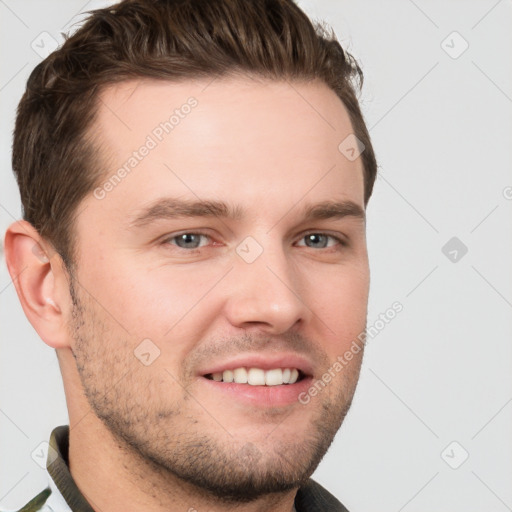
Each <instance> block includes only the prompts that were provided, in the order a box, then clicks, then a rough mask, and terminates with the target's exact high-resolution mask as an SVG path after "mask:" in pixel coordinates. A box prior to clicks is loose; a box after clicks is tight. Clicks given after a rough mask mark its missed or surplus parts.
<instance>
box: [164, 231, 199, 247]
mask: <svg viewBox="0 0 512 512" xmlns="http://www.w3.org/2000/svg"><path fill="white" fill-rule="evenodd" d="M206 238H208V237H207V236H206V235H202V234H200V233H182V234H181V235H177V236H173V237H172V238H170V239H169V241H170V242H171V243H172V244H173V245H177V246H178V247H181V248H182V249H197V248H198V247H200V246H201V240H202V239H206Z"/></svg>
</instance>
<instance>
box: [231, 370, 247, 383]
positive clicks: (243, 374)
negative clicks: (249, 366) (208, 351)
mask: <svg viewBox="0 0 512 512" xmlns="http://www.w3.org/2000/svg"><path fill="white" fill-rule="evenodd" d="M233 381H234V382H236V383H237V384H247V370H246V369H245V368H237V369H236V370H233Z"/></svg>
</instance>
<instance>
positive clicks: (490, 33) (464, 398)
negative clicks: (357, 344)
mask: <svg viewBox="0 0 512 512" xmlns="http://www.w3.org/2000/svg"><path fill="white" fill-rule="evenodd" d="M299 4H300V5H301V6H302V7H303V8H304V9H305V10H306V11H307V12H308V13H309V14H310V15H311V16H312V17H313V18H315V19H326V20H327V21H328V22H329V23H330V24H331V25H332V26H333V28H334V30H335V32H336V33H337V35H338V37H339V39H340V41H341V42H342V44H343V45H344V46H345V47H346V48H347V49H348V50H349V51H351V52H353V53H354V55H355V56H356V57H357V58H358V59H359V60H360V62H361V63H362V65H363V69H364V72H365V77H366V82H365V88H364V91H363V94H362V99H361V101H362V107H363V110H364V114H365V117H366V119H367V123H368V126H369V128H370V131H371V135H372V138H373V142H374V145H375V150H376V154H377V158H378V161H379V164H380V167H379V170H380V176H379V179H378V181H377V183H376V186H375V192H374V196H373V198H372V199H371V201H370V205H369V209H368V243H369V250H370V262H371V272H372V281H371V291H370V309H369V317H368V322H369V325H375V326H376V327H379V326H380V324H377V323H376V320H377V319H378V317H379V314H380V313H383V312H385V311H386V310H387V309H388V308H389V307H390V306H391V304H392V303H393V302H395V301H399V302H400V303H401V304H402V305H403V311H402V312H401V313H400V314H398V315H397V316H396V317H395V319H394V320H392V321H391V322H390V323H388V324H387V325H385V327H384V328H382V329H377V330H378V331H379V332H378V334H377V335H376V336H374V337H373V338H371V340H370V342H369V344H368V348H367V353H366V357H365V361H364V365H363V371H362V374H361V380H360V384H359V387H358V390H357V392H356V397H355V401H354V405H353V407H352V410H351V412H350V413H349V415H348V417H347V419H346V422H345V424H344V425H343V427H342V429H341V431H340V433H339V435H338V436H337V438H336V440H335V443H334V445H333V447H332V448H331V450H330V452H329V453H328V455H327V456H326V458H325V459H324V461H323V462H322V464H321V465H320V467H319V468H318V470H317V471H316V473H315V477H316V479H317V480H318V481H319V482H320V483H322V484H323V485H325V486H326V487H327V488H328V489H330V490H331V492H333V493H334V494H335V495H336V496H338V497H339V498H340V499H341V500H342V501H343V502H344V503H345V505H346V506H347V507H348V508H349V509H350V510H351V511H352V512H355V511H364V512H371V511H376V512H377V511H378V512H399V511H402V510H404V511H408V512H414V511H426V510H429V511H434V510H435V511H438V512H458V511H460V512H462V511H472V510H473V511H476V510H478V511H483V510H485V511H486V512H491V511H496V512H501V511H506V510H512V486H511V481H512V450H511V448H512V435H511V428H510V427H511V425H512V403H511V402H512V385H511V378H510V376H511V369H512V357H511V355H512V354H511V352H512V350H511V343H510V341H511V334H512V321H511V316H512V315H511V309H512V279H511V277H512V276H511V274H512V271H511V261H512V259H511V256H512V250H511V249H512V247H511V245H512V244H511V236H510V235H511V232H512V231H511V228H512V215H511V213H512V173H511V164H512V150H511V146H512V144H511V141H512V139H511V136H512V115H511V114H512V59H511V55H510V54H511V52H510V49H511V48H512V32H511V30H510V26H511V24H510V23H511V18H512V2H511V1H504V0H501V1H496V0H488V1H487V0H480V1H475V0H473V1H465V2H462V1H450V2H446V1H440V0H437V1H426V0H415V1H413V0H395V1H387V2H378V1H368V0H366V1H358V2H356V1H355V0H332V1H328V0H323V1H312V0H308V1H300V2H299ZM104 5H106V2H99V1H89V2H87V1H86V0H79V1H78V0H68V1H66V2H63V1H60V2H58V1H41V0H32V1H28V0H25V1H14V0H0V119H1V132H0V145H1V146H0V173H1V188H0V227H1V229H2V233H3V232H4V231H5V228H6V227H7V226H8V224H9V223H10V222H12V221H13V220H14V219H17V218H19V217H20V204H19V196H18V191H17V188H16V185H15V182H14V179H13V176H12V173H11V165H10V144H11V133H12V127H13V122H14V112H15V107H16V105H17V102H18V101H19V99H20V97H21V94H22V91H23V89H24V85H25V82H26V79H27V77H28V75H29V73H30V71H31V70H32V69H33V67H34V66H35V65H36V64H37V63H38V62H39V61H40V60H41V58H42V57H43V56H45V55H46V53H45V52H47V51H48V50H49V49H53V47H54V45H56V44H57V43H58V42H60V41H61V35H60V33H61V32H62V31H67V30H68V29H69V28H70V27H71V25H72V23H75V22H76V21H78V20H80V19H81V18H80V16H77V14H78V13H79V12H81V11H85V10H89V9H92V8H97V7H102V6H104ZM0 315H1V318H0V322H1V323H0V325H1V341H0V350H1V352H0V506H1V507H3V508H14V507H16V506H20V505H21V504H22V502H24V500H28V498H30V497H31V496H32V495H34V494H35V493H36V492H37V491H39V490H40V489H42V487H43V486H44V485H45V484H46V477H45V473H44V471H43V469H41V467H40V466H39V464H40V462H41V454H42V451H44V445H40V443H42V442H44V441H46V440H47V439H48V436H49V434H50V431H51V429H52V428H53V427H54V426H56V425H58V424H63V423H66V421H67V415H66V408H65V401H64V394H63V390H62V385H61V381H60V374H59V371H58V366H57V362H56V357H55V354H54V352H53V351H52V350H51V349H49V348H48V347H46V346H45V345H44V344H43V342H42V341H40V340H39V339H38V336H37V334H36V333H35V332H34V330H33V329H32V327H31V326H30V325H29V323H28V322H27V320H26V319H25V317H24V315H23V312H22V310H21V307H20V305H19V302H18V299H17V296H16V293H15V290H14V287H13V286H12V283H11V281H10V279H9V276H8V274H7V271H6V269H5V264H4V262H3V259H2V263H1V268H0Z"/></svg>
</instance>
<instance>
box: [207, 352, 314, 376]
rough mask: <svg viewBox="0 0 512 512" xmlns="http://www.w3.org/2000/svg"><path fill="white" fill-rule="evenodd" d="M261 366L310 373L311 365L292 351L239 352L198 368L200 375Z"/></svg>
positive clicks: (311, 371)
mask: <svg viewBox="0 0 512 512" xmlns="http://www.w3.org/2000/svg"><path fill="white" fill-rule="evenodd" d="M242 367H245V368H261V369H262V370H272V369H273V368H297V370H300V371H301V372H302V373H303V374H304V375H312V373H313V365H312V364H311V362H310V361H308V360H307V359H306V358H304V357H302V356H299V355H297V354H293V353H279V354H275V353H273V354H264V353H258V354H240V355H237V356H234V357H230V358H229V359H223V360H222V361H220V360H219V361H218V362H215V363H210V364H208V366H207V367H206V366H205V367H204V368H203V369H200V370H199V374H200V375H203V376H204V375H209V374H211V373H221V372H223V371H224V370H235V369H236V368H242Z"/></svg>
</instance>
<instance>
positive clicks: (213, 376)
mask: <svg viewBox="0 0 512 512" xmlns="http://www.w3.org/2000/svg"><path fill="white" fill-rule="evenodd" d="M205 377H206V378H207V379H209V380H214V381H216V382H226V383H231V382H233V383H235V384H249V385H250V386H281V385H283V384H295V383H296V382H297V381H299V380H301V379H302V378H303V374H302V372H301V371H300V370H298V369H297V368H272V369H269V370H263V369H262V368H246V367H240V368H235V369H233V370H224V371H222V372H215V373H209V374H206V375H205Z"/></svg>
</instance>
